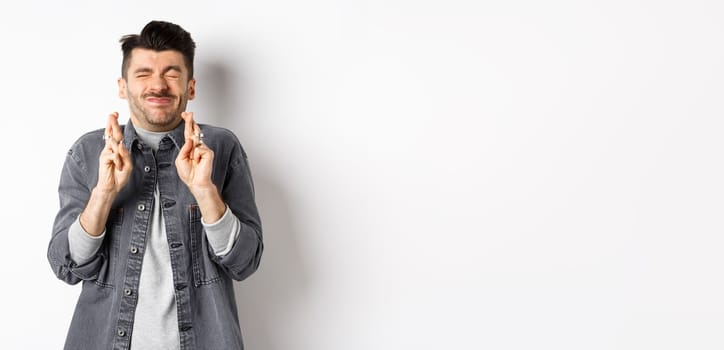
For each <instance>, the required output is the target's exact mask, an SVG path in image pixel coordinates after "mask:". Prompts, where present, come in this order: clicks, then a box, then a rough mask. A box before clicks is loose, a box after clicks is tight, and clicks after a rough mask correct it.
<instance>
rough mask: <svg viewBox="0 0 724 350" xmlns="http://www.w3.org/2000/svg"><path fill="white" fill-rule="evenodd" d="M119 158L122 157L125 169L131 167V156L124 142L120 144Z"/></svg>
mask: <svg viewBox="0 0 724 350" xmlns="http://www.w3.org/2000/svg"><path fill="white" fill-rule="evenodd" d="M118 156H120V158H121V162H123V164H122V167H123V168H124V169H125V168H129V167H131V165H130V164H131V154H130V153H129V152H128V149H126V145H124V144H123V142H121V143H119V144H118Z"/></svg>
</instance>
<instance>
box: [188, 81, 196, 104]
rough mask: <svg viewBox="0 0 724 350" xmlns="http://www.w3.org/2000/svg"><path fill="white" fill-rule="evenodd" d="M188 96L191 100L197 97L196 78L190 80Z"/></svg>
mask: <svg viewBox="0 0 724 350" xmlns="http://www.w3.org/2000/svg"><path fill="white" fill-rule="evenodd" d="M188 96H189V100H193V99H194V97H196V79H191V80H189V87H188Z"/></svg>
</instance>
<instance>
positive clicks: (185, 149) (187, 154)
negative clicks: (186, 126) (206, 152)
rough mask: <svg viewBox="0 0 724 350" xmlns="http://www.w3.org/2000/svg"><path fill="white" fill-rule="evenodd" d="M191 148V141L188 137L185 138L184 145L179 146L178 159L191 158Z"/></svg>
mask: <svg viewBox="0 0 724 350" xmlns="http://www.w3.org/2000/svg"><path fill="white" fill-rule="evenodd" d="M192 150H193V142H192V141H191V139H190V138H188V137H187V138H186V141H185V142H184V145H183V146H182V147H181V149H180V150H179V152H178V158H179V159H183V160H186V159H190V158H191V151H192Z"/></svg>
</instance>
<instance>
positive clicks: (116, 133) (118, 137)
mask: <svg viewBox="0 0 724 350" xmlns="http://www.w3.org/2000/svg"><path fill="white" fill-rule="evenodd" d="M111 117H112V118H110V121H111V132H112V133H113V141H115V142H116V143H119V142H121V141H122V140H123V132H122V131H121V126H120V125H118V112H113V113H112V114H111Z"/></svg>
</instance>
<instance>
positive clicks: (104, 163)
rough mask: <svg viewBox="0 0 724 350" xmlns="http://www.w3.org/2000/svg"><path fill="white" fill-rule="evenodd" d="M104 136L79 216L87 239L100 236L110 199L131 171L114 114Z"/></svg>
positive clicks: (110, 116) (126, 181)
mask: <svg viewBox="0 0 724 350" xmlns="http://www.w3.org/2000/svg"><path fill="white" fill-rule="evenodd" d="M104 135H105V136H104V138H105V140H106V146H105V147H104V148H103V151H101V155H100V158H99V159H98V183H97V184H96V187H95V188H94V189H93V191H92V192H91V196H90V199H88V204H87V205H86V207H85V210H83V212H82V213H81V214H80V225H81V227H83V229H84V230H85V231H86V232H88V234H90V235H91V236H99V235H100V234H101V233H103V231H104V229H105V226H106V220H108V213H110V211H111V205H113V200H114V199H115V198H116V195H117V194H118V192H120V191H121V189H123V186H125V185H126V183H128V179H130V177H131V171H132V170H133V163H132V161H131V154H130V153H129V152H128V150H127V149H126V147H125V146H124V145H123V133H122V132H121V127H120V125H118V113H117V112H113V113H111V115H109V116H108V125H107V126H106V130H105V133H104Z"/></svg>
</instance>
